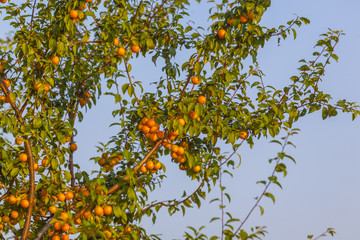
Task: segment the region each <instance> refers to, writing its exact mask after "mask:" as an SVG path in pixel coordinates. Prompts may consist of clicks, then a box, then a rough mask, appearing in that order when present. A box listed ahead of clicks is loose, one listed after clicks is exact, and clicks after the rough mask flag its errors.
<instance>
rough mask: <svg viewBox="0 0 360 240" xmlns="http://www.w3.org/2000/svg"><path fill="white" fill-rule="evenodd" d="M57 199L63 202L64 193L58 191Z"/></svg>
mask: <svg viewBox="0 0 360 240" xmlns="http://www.w3.org/2000/svg"><path fill="white" fill-rule="evenodd" d="M57 199H58V200H59V201H60V202H63V201H65V195H64V194H63V193H59V194H58V195H57Z"/></svg>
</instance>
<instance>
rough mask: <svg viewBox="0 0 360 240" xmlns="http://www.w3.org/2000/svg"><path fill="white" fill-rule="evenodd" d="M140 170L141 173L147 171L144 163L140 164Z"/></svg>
mask: <svg viewBox="0 0 360 240" xmlns="http://www.w3.org/2000/svg"><path fill="white" fill-rule="evenodd" d="M140 171H141V172H142V173H146V172H147V168H146V166H145V165H142V166H141V167H140Z"/></svg>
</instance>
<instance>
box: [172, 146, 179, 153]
mask: <svg viewBox="0 0 360 240" xmlns="http://www.w3.org/2000/svg"><path fill="white" fill-rule="evenodd" d="M178 150H179V146H178V145H176V144H174V145H172V146H171V151H173V152H177V151H178Z"/></svg>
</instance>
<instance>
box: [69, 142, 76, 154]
mask: <svg viewBox="0 0 360 240" xmlns="http://www.w3.org/2000/svg"><path fill="white" fill-rule="evenodd" d="M76 150H77V145H76V144H75V143H72V144H70V151H72V152H75V151H76Z"/></svg>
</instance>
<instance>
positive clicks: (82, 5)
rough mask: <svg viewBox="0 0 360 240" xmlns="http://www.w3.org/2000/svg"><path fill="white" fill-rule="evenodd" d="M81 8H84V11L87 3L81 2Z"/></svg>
mask: <svg viewBox="0 0 360 240" xmlns="http://www.w3.org/2000/svg"><path fill="white" fill-rule="evenodd" d="M79 9H80V10H82V11H83V10H85V9H86V3H83V4H80V6H79Z"/></svg>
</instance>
